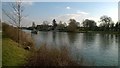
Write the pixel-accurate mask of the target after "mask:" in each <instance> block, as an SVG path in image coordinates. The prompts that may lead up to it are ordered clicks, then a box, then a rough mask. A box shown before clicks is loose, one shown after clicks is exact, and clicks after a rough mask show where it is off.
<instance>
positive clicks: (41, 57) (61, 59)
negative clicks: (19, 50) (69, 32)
mask: <svg viewBox="0 0 120 68" xmlns="http://www.w3.org/2000/svg"><path fill="white" fill-rule="evenodd" d="M78 65H79V64H78V63H77V62H76V61H74V60H73V59H72V58H71V57H70V54H69V52H68V49H67V48H66V47H65V46H62V47H61V48H60V49H57V48H53V47H52V48H48V47H47V46H46V45H42V46H41V47H40V49H39V50H38V51H37V52H35V53H33V56H32V57H31V58H30V60H29V63H28V64H27V66H78Z"/></svg>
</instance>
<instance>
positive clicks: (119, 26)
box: [115, 21, 120, 31]
mask: <svg viewBox="0 0 120 68" xmlns="http://www.w3.org/2000/svg"><path fill="white" fill-rule="evenodd" d="M115 31H120V21H118V22H117V23H116V24H115Z"/></svg>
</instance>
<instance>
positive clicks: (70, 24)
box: [68, 19, 77, 32]
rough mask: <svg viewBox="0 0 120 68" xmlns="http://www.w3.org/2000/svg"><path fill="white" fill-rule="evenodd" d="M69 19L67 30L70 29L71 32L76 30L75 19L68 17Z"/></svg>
mask: <svg viewBox="0 0 120 68" xmlns="http://www.w3.org/2000/svg"><path fill="white" fill-rule="evenodd" d="M69 21H70V23H69V25H68V30H69V31H72V32H74V31H76V30H77V23H76V20H75V19H70V20H69Z"/></svg>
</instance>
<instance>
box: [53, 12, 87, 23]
mask: <svg viewBox="0 0 120 68" xmlns="http://www.w3.org/2000/svg"><path fill="white" fill-rule="evenodd" d="M87 17H89V15H88V14H84V13H74V14H64V15H60V16H58V17H51V19H56V21H57V23H59V21H63V22H66V23H67V24H68V22H69V19H75V20H76V21H77V22H80V23H81V22H82V21H83V20H84V19H85V18H87Z"/></svg>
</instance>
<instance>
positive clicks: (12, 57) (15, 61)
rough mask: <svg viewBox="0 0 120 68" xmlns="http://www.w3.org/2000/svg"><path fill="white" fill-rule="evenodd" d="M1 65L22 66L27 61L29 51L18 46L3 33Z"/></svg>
mask: <svg viewBox="0 0 120 68" xmlns="http://www.w3.org/2000/svg"><path fill="white" fill-rule="evenodd" d="M2 43H3V44H2V65H3V66H23V65H24V64H25V63H27V58H28V57H29V54H30V52H29V51H27V50H25V49H23V48H20V47H18V45H20V44H18V43H16V42H15V41H13V40H11V39H10V38H8V37H7V36H5V35H3V38H2Z"/></svg>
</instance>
